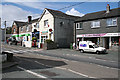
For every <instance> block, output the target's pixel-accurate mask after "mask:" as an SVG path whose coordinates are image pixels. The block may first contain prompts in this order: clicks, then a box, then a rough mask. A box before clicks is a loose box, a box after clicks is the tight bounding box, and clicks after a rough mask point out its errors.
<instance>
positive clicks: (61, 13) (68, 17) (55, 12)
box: [45, 8, 80, 19]
mask: <svg viewBox="0 0 120 80" xmlns="http://www.w3.org/2000/svg"><path fill="white" fill-rule="evenodd" d="M45 9H46V10H48V11H49V12H50V13H51V14H52V15H53V16H54V17H59V18H67V19H76V18H77V19H78V18H80V17H79V16H72V15H67V14H65V13H63V12H61V11H58V10H52V9H48V8H45Z"/></svg>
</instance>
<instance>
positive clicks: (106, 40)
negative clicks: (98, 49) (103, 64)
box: [105, 37, 109, 49]
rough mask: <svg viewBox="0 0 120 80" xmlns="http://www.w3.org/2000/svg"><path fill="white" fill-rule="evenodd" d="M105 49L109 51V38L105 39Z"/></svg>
mask: <svg viewBox="0 0 120 80" xmlns="http://www.w3.org/2000/svg"><path fill="white" fill-rule="evenodd" d="M105 48H106V49H109V38H108V37H106V38H105Z"/></svg>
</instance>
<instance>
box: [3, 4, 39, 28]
mask: <svg viewBox="0 0 120 80" xmlns="http://www.w3.org/2000/svg"><path fill="white" fill-rule="evenodd" d="M29 15H31V16H32V15H38V14H33V13H32V12H30V11H25V10H23V9H21V8H19V7H16V6H13V5H2V16H1V17H2V21H7V26H9V27H10V26H12V22H13V21H14V20H19V21H26V20H27V16H29Z"/></svg>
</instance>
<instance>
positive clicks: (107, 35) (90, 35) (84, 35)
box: [76, 33, 120, 37]
mask: <svg viewBox="0 0 120 80" xmlns="http://www.w3.org/2000/svg"><path fill="white" fill-rule="evenodd" d="M109 36H120V33H101V34H82V35H77V36H76V37H109Z"/></svg>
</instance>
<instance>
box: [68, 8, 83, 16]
mask: <svg viewBox="0 0 120 80" xmlns="http://www.w3.org/2000/svg"><path fill="white" fill-rule="evenodd" d="M66 14H68V15H74V16H80V17H82V16H84V14H82V13H80V12H79V11H77V10H75V9H74V8H72V9H71V10H70V11H69V10H68V11H66Z"/></svg>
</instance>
